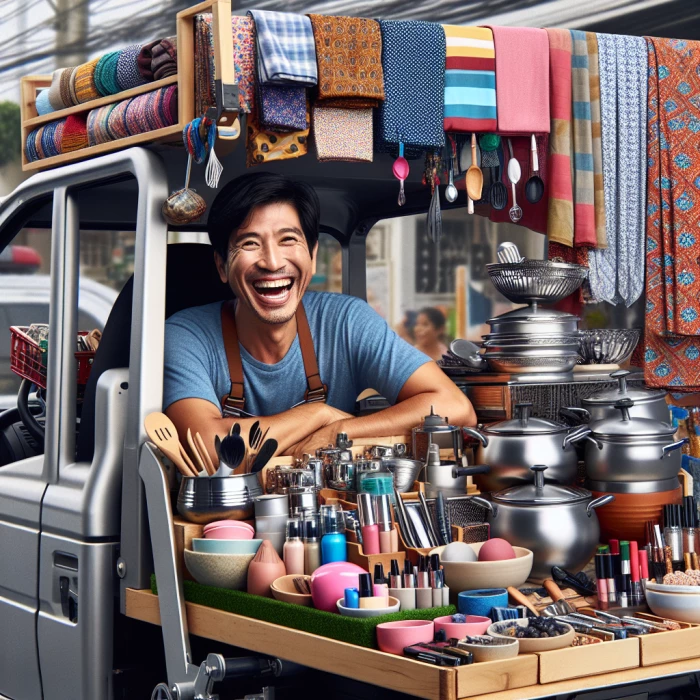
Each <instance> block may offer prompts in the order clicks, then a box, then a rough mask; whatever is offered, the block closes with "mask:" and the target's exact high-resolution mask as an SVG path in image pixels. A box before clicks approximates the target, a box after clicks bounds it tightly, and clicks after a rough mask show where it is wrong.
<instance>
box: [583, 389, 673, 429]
mask: <svg viewBox="0 0 700 700" xmlns="http://www.w3.org/2000/svg"><path fill="white" fill-rule="evenodd" d="M632 406H634V401H632V400H631V399H629V398H624V399H619V400H618V401H616V402H615V404H614V407H615V408H616V409H618V410H619V413H618V415H617V416H615V417H613V418H604V419H603V420H598V421H595V422H594V423H591V425H590V428H591V430H592V431H593V436H594V437H595V436H600V437H623V438H635V437H649V438H657V437H658V438H669V437H672V436H673V435H674V434H675V432H676V428H674V427H673V426H672V425H670V424H669V423H662V422H661V421H658V420H654V419H653V418H633V417H631V416H630V408H632Z"/></svg>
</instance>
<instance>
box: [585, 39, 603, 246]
mask: <svg viewBox="0 0 700 700" xmlns="http://www.w3.org/2000/svg"><path fill="white" fill-rule="evenodd" d="M586 45H587V47H588V89H589V93H590V99H591V136H592V146H593V206H594V208H595V238H596V246H595V247H596V248H607V247H608V238H607V234H606V232H605V192H604V190H603V139H602V126H601V123H600V72H599V68H598V38H597V37H596V35H595V33H594V32H586Z"/></svg>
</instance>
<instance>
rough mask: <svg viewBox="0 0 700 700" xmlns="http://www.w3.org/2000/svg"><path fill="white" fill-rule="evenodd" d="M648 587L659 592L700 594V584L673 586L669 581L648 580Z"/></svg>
mask: <svg viewBox="0 0 700 700" xmlns="http://www.w3.org/2000/svg"><path fill="white" fill-rule="evenodd" d="M647 588H648V589H650V590H652V591H659V593H687V594H689V595H700V586H672V585H669V584H667V583H656V581H647Z"/></svg>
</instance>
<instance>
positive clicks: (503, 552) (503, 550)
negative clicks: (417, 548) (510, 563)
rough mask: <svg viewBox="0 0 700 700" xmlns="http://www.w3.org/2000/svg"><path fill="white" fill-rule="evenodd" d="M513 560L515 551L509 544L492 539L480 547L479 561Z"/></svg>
mask: <svg viewBox="0 0 700 700" xmlns="http://www.w3.org/2000/svg"><path fill="white" fill-rule="evenodd" d="M506 559H515V550H514V549H513V546H512V545H511V543H510V542H507V541H506V540H503V539H501V538H500V537H494V538H493V539H492V540H487V541H486V542H484V544H482V545H481V549H480V550H479V561H505V560H506Z"/></svg>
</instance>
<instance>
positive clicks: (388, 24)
mask: <svg viewBox="0 0 700 700" xmlns="http://www.w3.org/2000/svg"><path fill="white" fill-rule="evenodd" d="M379 26H380V27H381V30H382V66H383V68H384V92H385V94H386V99H385V100H384V102H382V103H381V104H380V105H379V108H378V109H377V128H376V137H377V148H378V150H380V151H381V150H384V151H386V150H395V148H394V147H395V146H396V145H397V144H399V143H403V144H405V145H406V146H407V147H408V149H409V152H410V151H411V150H412V149H418V150H429V151H436V150H438V149H440V148H442V147H443V146H444V145H445V132H444V130H443V114H444V111H445V30H444V29H443V28H442V25H440V24H433V23H432V22H413V21H404V20H379Z"/></svg>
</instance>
